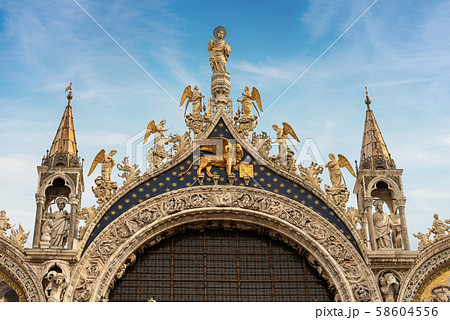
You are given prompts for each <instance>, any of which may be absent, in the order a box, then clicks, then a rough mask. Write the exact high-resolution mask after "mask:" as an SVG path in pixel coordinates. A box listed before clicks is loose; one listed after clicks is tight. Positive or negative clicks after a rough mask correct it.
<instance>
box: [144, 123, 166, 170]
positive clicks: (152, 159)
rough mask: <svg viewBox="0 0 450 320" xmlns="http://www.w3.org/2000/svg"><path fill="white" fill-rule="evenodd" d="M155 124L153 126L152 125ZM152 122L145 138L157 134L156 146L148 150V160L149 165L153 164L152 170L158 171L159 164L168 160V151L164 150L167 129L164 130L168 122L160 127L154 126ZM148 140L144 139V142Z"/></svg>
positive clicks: (159, 125) (160, 124)
mask: <svg viewBox="0 0 450 320" xmlns="http://www.w3.org/2000/svg"><path fill="white" fill-rule="evenodd" d="M152 122H153V126H152V125H151V123H152ZM152 122H150V124H149V127H151V128H150V129H149V127H147V132H146V133H145V136H146V137H148V136H147V134H148V135H150V133H154V134H155V138H154V145H153V146H152V147H151V148H150V149H149V150H148V153H147V160H148V162H149V164H152V169H157V168H158V166H159V164H160V163H161V162H162V161H163V160H164V159H165V158H166V150H165V148H164V140H165V135H164V132H165V131H167V129H164V125H165V124H166V120H162V121H161V122H160V123H159V124H158V125H156V126H155V125H154V121H152ZM145 141H146V139H144V142H145ZM149 169H150V168H149Z"/></svg>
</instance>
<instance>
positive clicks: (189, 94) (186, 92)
mask: <svg viewBox="0 0 450 320" xmlns="http://www.w3.org/2000/svg"><path fill="white" fill-rule="evenodd" d="M187 98H192V90H191V86H187V87H186V88H184V91H183V94H182V95H181V102H180V107H181V106H182V105H183V103H184V101H186V99H187Z"/></svg>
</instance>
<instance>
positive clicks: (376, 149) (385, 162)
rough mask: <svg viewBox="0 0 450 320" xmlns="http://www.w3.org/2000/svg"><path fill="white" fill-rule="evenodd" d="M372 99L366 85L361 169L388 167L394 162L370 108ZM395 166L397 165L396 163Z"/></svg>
mask: <svg viewBox="0 0 450 320" xmlns="http://www.w3.org/2000/svg"><path fill="white" fill-rule="evenodd" d="M370 103H371V101H370V99H369V95H368V93H367V87H366V100H365V104H366V105H367V110H366V121H365V123H364V134H363V139H362V147H361V169H387V168H390V167H391V163H392V164H393V160H392V159H391V155H390V153H389V151H388V148H387V146H386V143H385V142H384V139H383V135H382V134H381V130H380V127H379V126H378V123H377V120H376V119H375V115H374V114H373V111H372V109H371V108H370ZM394 166H395V165H394Z"/></svg>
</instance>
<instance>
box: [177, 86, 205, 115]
mask: <svg viewBox="0 0 450 320" xmlns="http://www.w3.org/2000/svg"><path fill="white" fill-rule="evenodd" d="M204 97H205V96H203V95H202V93H201V92H199V91H198V87H197V86H195V87H194V91H191V86H187V87H186V88H185V89H184V91H183V95H182V96H181V102H180V107H181V106H182V105H183V103H184V102H185V101H186V107H185V108H184V117H185V118H186V111H187V108H188V104H189V102H192V117H193V118H194V119H195V120H201V119H202V115H201V112H202V98H204ZM205 110H206V107H205V105H203V111H205Z"/></svg>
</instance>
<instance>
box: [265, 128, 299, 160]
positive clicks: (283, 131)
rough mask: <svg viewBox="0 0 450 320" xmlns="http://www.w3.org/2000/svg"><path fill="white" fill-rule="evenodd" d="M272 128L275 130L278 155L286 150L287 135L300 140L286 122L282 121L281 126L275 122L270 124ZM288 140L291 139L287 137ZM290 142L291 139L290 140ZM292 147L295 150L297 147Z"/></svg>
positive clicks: (283, 153)
mask: <svg viewBox="0 0 450 320" xmlns="http://www.w3.org/2000/svg"><path fill="white" fill-rule="evenodd" d="M272 128H273V130H275V132H276V133H277V140H276V141H277V142H278V151H279V155H280V156H282V155H285V154H286V151H287V142H286V139H289V137H288V135H291V136H292V138H294V139H295V140H296V141H298V142H300V139H299V138H298V137H297V135H296V134H295V131H294V129H292V127H291V126H290V125H289V124H288V123H286V122H283V128H280V127H278V126H277V125H276V124H274V125H273V126H272ZM289 141H291V139H289ZM291 143H292V141H291ZM294 149H295V150H297V148H295V146H294Z"/></svg>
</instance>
